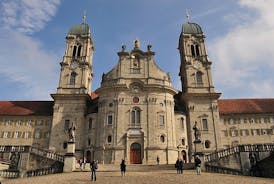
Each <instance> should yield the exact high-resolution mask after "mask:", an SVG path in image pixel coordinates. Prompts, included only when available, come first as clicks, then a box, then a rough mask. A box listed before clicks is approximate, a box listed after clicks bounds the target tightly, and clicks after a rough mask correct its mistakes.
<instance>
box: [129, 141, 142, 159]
mask: <svg viewBox="0 0 274 184" xmlns="http://www.w3.org/2000/svg"><path fill="white" fill-rule="evenodd" d="M141 163H142V160H141V145H140V144H138V143H133V144H132V145H131V146H130V164H141Z"/></svg>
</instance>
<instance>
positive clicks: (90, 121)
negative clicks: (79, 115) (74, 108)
mask: <svg viewBox="0 0 274 184" xmlns="http://www.w3.org/2000/svg"><path fill="white" fill-rule="evenodd" d="M88 129H89V130H90V129H92V118H89V120H88Z"/></svg>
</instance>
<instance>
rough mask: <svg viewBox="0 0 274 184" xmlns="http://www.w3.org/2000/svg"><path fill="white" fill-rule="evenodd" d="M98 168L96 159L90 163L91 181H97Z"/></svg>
mask: <svg viewBox="0 0 274 184" xmlns="http://www.w3.org/2000/svg"><path fill="white" fill-rule="evenodd" d="M97 169H98V164H97V162H96V161H95V160H93V161H92V162H91V163H90V170H91V181H96V170H97Z"/></svg>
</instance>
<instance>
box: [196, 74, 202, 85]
mask: <svg viewBox="0 0 274 184" xmlns="http://www.w3.org/2000/svg"><path fill="white" fill-rule="evenodd" d="M196 80H197V84H198V85H201V84H203V74H202V72H200V71H198V72H197V73H196Z"/></svg>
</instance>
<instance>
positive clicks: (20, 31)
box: [0, 0, 60, 100]
mask: <svg viewBox="0 0 274 184" xmlns="http://www.w3.org/2000/svg"><path fill="white" fill-rule="evenodd" d="M59 3H60V0H43V1H36V0H22V1H21V0H12V1H2V2H0V7H1V8H0V10H1V17H0V23H1V24H2V25H5V26H3V27H0V40H1V41H0V55H1V57H0V63H1V67H0V76H5V78H8V80H9V81H11V82H13V83H17V84H20V85H22V86H24V90H22V91H20V92H19V93H21V94H22V98H23V99H24V98H25V97H28V98H29V99H40V100H43V99H49V98H50V97H49V94H50V93H52V92H53V91H50V90H51V89H55V88H56V84H57V79H58V72H57V71H56V68H58V67H57V66H56V65H57V62H56V61H58V60H57V59H58V58H59V57H57V55H56V54H58V53H53V52H52V51H47V50H44V48H43V44H42V43H41V42H40V41H39V40H37V39H35V38H32V37H31V36H29V34H32V33H34V32H37V31H40V30H42V29H43V28H44V27H45V25H46V23H47V22H48V21H50V20H51V18H52V17H53V16H54V15H55V13H56V11H57V6H58V5H59ZM52 81H54V82H52ZM41 98H42V99H41Z"/></svg>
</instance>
